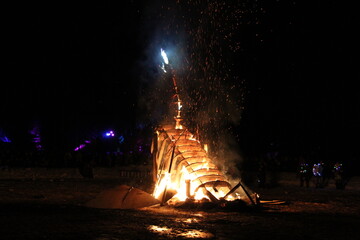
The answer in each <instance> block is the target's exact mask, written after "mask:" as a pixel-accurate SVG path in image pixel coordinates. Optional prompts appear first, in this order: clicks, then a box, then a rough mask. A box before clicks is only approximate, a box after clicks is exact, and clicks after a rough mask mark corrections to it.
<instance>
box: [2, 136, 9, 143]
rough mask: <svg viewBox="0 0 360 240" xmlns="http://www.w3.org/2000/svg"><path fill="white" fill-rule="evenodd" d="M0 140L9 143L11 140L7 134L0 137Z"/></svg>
mask: <svg viewBox="0 0 360 240" xmlns="http://www.w3.org/2000/svg"><path fill="white" fill-rule="evenodd" d="M0 141H2V142H6V143H10V142H11V140H10V139H9V138H8V137H7V136H3V137H0Z"/></svg>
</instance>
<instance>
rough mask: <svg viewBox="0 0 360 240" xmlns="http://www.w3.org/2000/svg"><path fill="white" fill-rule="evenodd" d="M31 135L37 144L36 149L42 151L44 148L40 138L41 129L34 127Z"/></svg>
mask: <svg viewBox="0 0 360 240" xmlns="http://www.w3.org/2000/svg"><path fill="white" fill-rule="evenodd" d="M29 133H30V134H31V135H33V138H32V142H33V143H35V148H36V149H37V150H42V149H43V147H42V145H41V137H40V129H39V127H38V126H34V127H33V128H32V129H31V130H30V131H29Z"/></svg>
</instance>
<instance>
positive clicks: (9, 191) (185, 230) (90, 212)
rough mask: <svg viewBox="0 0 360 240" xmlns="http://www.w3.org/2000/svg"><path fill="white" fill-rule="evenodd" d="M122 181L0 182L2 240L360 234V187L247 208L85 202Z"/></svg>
mask: <svg viewBox="0 0 360 240" xmlns="http://www.w3.org/2000/svg"><path fill="white" fill-rule="evenodd" d="M119 184H128V185H130V184H132V185H135V187H139V188H143V190H146V188H144V187H142V186H144V185H145V183H144V182H141V181H140V182H131V183H130V182H125V181H124V180H121V179H117V180H114V179H112V180H111V179H107V180H106V179H102V180H101V179H83V180H81V179H73V180H71V179H63V180H50V179H47V180H26V179H23V180H0V239H2V240H5V239H89V240H92V239H94V240H95V239H96V240H113V239H186V238H193V239H194V238H195V239H196V238H198V239H271V240H273V239H317V240H319V239H327V240H329V239H342V240H345V239H359V237H360V191H358V190H351V189H350V190H348V189H345V190H337V189H335V188H330V187H329V188H322V189H315V188H312V187H310V188H300V187H298V186H294V185H292V186H290V185H289V186H279V187H274V188H266V189H253V190H255V191H256V192H257V193H259V194H260V196H261V199H262V200H282V201H285V203H284V204H281V205H262V206H261V207H259V208H245V209H240V210H239V209H233V210H231V209H230V210H229V209H226V210H225V209H218V208H216V209H213V208H208V209H204V208H201V209H195V208H192V209H178V208H169V207H148V208H144V209H137V210H120V209H94V208H87V207H84V206H83V205H84V203H85V202H87V201H89V200H91V199H93V198H94V197H95V196H97V195H98V194H99V193H100V192H101V191H103V190H104V189H108V188H112V187H114V186H117V185H119Z"/></svg>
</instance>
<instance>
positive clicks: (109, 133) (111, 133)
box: [105, 131, 115, 137]
mask: <svg viewBox="0 0 360 240" xmlns="http://www.w3.org/2000/svg"><path fill="white" fill-rule="evenodd" d="M105 136H107V137H114V136H115V133H114V131H109V132H106V133H105Z"/></svg>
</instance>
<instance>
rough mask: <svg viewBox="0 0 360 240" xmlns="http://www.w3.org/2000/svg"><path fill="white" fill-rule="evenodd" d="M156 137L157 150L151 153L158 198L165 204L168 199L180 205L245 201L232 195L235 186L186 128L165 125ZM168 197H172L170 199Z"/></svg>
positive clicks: (234, 193)
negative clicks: (202, 201)
mask: <svg viewBox="0 0 360 240" xmlns="http://www.w3.org/2000/svg"><path fill="white" fill-rule="evenodd" d="M157 133H158V134H157V136H156V138H154V140H153V141H156V143H155V142H153V146H156V147H154V148H153V152H152V153H153V155H154V166H155V173H156V186H155V190H154V193H153V196H154V197H155V198H157V199H159V200H161V201H163V202H166V201H167V200H169V199H171V202H178V201H185V200H186V199H193V200H207V201H220V200H221V199H225V200H228V201H230V200H235V199H242V198H244V194H240V193H237V192H230V191H231V190H232V186H231V185H230V183H229V181H228V179H227V178H226V176H225V175H224V174H223V173H222V172H221V171H220V170H219V168H218V167H217V166H216V165H215V164H214V163H213V162H212V159H211V158H210V157H209V155H208V153H207V152H206V151H205V150H204V148H203V147H202V145H201V143H200V141H194V138H193V135H192V134H191V133H189V131H188V130H187V129H186V128H184V129H177V128H174V127H173V126H172V125H166V126H163V128H161V129H157ZM239 186H240V185H239ZM169 193H171V194H170V195H171V196H167V194H169Z"/></svg>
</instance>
